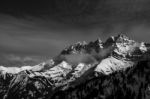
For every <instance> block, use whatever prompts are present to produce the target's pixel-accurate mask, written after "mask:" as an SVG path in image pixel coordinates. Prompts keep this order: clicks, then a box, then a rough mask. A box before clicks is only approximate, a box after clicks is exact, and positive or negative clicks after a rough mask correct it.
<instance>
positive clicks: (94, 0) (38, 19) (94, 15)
mask: <svg viewBox="0 0 150 99" xmlns="http://www.w3.org/2000/svg"><path fill="white" fill-rule="evenodd" d="M149 6H150V1H149V0H36V1H35V0H18V1H17V0H12V1H7V0H5V2H4V1H0V64H1V65H10V64H13V65H15V64H19V65H22V62H23V63H28V62H29V63H30V62H31V63H33V64H35V63H39V62H41V61H43V60H46V59H49V58H52V57H54V56H56V55H58V54H59V53H60V51H61V50H62V49H63V48H65V47H66V46H68V45H70V44H73V43H75V42H78V41H87V42H89V41H94V40H96V39H97V38H101V39H102V40H105V39H106V38H107V37H109V36H111V35H117V34H118V33H125V34H127V35H128V36H130V37H131V38H133V39H135V40H138V41H145V42H150V39H149V37H150V24H149V22H150V19H149V17H150V7H149Z"/></svg>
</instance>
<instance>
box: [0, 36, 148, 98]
mask: <svg viewBox="0 0 150 99" xmlns="http://www.w3.org/2000/svg"><path fill="white" fill-rule="evenodd" d="M149 55H150V44H148V43H144V42H136V41H134V40H132V39H130V38H129V37H127V36H126V35H123V34H120V35H118V36H111V37H110V38H108V39H107V40H106V42H102V41H101V40H100V39H97V40H96V41H93V42H89V43H86V42H83V43H81V42H78V43H76V44H73V45H71V46H69V47H67V48H65V49H64V50H63V51H62V52H61V53H60V54H59V55H58V57H56V58H54V59H51V60H49V61H46V62H43V63H41V64H38V65H35V66H23V67H4V66H0V80H1V81H0V88H1V89H0V98H1V99H11V98H14V99H22V98H25V97H26V99H30V98H31V99H55V98H54V97H53V96H55V93H57V92H59V91H60V92H62V90H63V91H64V92H67V93H70V92H71V91H68V90H76V89H77V90H78V89H81V88H82V86H84V85H87V84H88V83H92V82H93V83H94V84H96V85H97V86H100V85H101V84H100V83H102V82H103V81H105V80H110V81H112V79H115V77H118V76H115V77H114V76H113V75H115V74H116V73H117V72H119V73H121V74H120V75H124V74H126V72H128V71H130V72H129V73H127V74H130V73H133V72H132V71H133V70H134V68H137V67H138V64H139V63H141V61H149V60H150V56H149ZM141 65H143V63H142V64H141ZM144 65H145V66H147V65H148V63H144ZM140 68H144V67H143V66H142V67H140ZM146 68H149V67H148V66H147V67H146ZM130 69H131V70H130ZM140 70H146V69H139V70H138V71H134V72H138V73H139V72H140ZM147 71H148V70H147ZM146 73H148V72H146ZM146 75H147V74H146ZM103 76H104V77H106V79H105V80H103V79H104V78H103ZM130 76H132V74H130ZM138 76H139V75H138ZM101 77H102V78H101ZM109 77H112V78H109ZM125 77H127V76H124V78H122V79H125ZM144 77H147V76H144ZM97 78H98V80H96V81H99V79H100V83H95V79H97ZM7 79H8V82H9V83H7V85H5V84H4V83H6V82H5V81H6V80H7ZM116 79H117V78H116ZM134 79H136V78H134ZM145 79H147V78H145ZM119 80H120V79H119ZM131 80H133V79H131ZM117 81H118V79H117V80H116V82H117ZM133 81H134V80H133ZM114 82H115V81H114ZM114 82H112V83H114ZM128 82H130V81H128ZM149 82H150V81H149ZM93 83H92V85H90V86H94V85H93ZM122 83H124V82H123V81H122ZM122 83H121V84H122ZM105 84H108V82H106V83H104V85H105ZM110 84H111V83H110ZM104 85H102V86H104ZM108 85H109V84H108ZM8 86H9V87H8ZM92 88H94V87H90V89H92ZM119 89H120V88H119ZM18 90H19V91H18ZM79 91H80V90H78V91H77V92H79ZM89 92H90V90H89ZM105 92H107V91H105ZM14 93H15V95H13V94H14ZM67 93H66V94H65V96H67V95H68V94H67ZM91 93H92V92H91ZM39 94H40V95H39ZM80 94H82V92H81V93H80ZM108 94H111V93H107V95H108ZM69 95H72V94H69ZM83 96H84V95H83ZM87 96H88V95H87ZM58 97H59V96H58ZM60 98H63V97H60ZM64 98H65V97H64ZM67 99H69V98H67ZM77 99H78V98H77ZM84 99H87V97H86V98H84ZM91 99H93V97H92V98H91ZM96 99H97V98H96ZM102 99H104V98H102ZM106 99H107V98H106ZM114 99H115V98H114ZM119 99H121V98H119ZM133 99H137V98H133ZM139 99H140V98H139Z"/></svg>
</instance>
